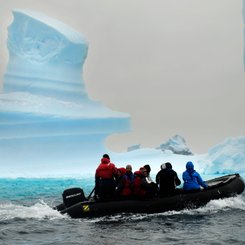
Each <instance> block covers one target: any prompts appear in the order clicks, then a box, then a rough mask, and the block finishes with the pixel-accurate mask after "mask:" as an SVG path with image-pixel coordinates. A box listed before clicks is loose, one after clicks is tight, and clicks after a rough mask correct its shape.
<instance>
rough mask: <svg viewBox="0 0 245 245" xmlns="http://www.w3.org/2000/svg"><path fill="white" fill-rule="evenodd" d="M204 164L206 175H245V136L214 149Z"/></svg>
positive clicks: (231, 139)
mask: <svg viewBox="0 0 245 245" xmlns="http://www.w3.org/2000/svg"><path fill="white" fill-rule="evenodd" d="M203 162H205V165H204V166H205V167H204V168H203V172H204V173H205V174H224V173H245V136H240V137H237V138H233V137H231V138H228V139H226V140H225V141H224V142H223V143H220V144H218V145H216V146H214V147H212V148H211V149H210V150H209V151H208V154H207V155H206V157H205V158H204V159H203Z"/></svg>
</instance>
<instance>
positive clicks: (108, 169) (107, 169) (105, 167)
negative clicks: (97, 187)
mask: <svg viewBox="0 0 245 245" xmlns="http://www.w3.org/2000/svg"><path fill="white" fill-rule="evenodd" d="M116 173H117V168H116V167H115V165H114V164H113V163H111V162H110V160H109V159H107V158H102V159H101V163H100V165H99V166H98V168H97V169H96V173H95V177H97V178H102V179H113V178H114V176H116Z"/></svg>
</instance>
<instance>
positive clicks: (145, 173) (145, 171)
mask: <svg viewBox="0 0 245 245" xmlns="http://www.w3.org/2000/svg"><path fill="white" fill-rule="evenodd" d="M140 172H141V174H142V175H143V176H147V170H146V168H145V167H141V168H140Z"/></svg>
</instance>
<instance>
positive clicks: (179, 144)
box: [157, 135, 193, 155]
mask: <svg viewBox="0 0 245 245" xmlns="http://www.w3.org/2000/svg"><path fill="white" fill-rule="evenodd" d="M157 149H161V150H162V151H163V152H165V151H171V152H173V153H175V154H180V155H193V153H192V152H191V150H190V149H189V148H188V147H187V145H186V141H185V139H184V138H183V137H182V136H180V135H175V136H174V137H172V138H170V139H169V140H168V141H167V142H166V143H163V144H161V145H160V146H159V147H157Z"/></svg>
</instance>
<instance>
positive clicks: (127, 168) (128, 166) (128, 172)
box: [126, 164, 134, 183]
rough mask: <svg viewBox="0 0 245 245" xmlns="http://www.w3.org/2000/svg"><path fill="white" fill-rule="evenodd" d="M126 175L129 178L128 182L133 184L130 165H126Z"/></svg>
mask: <svg viewBox="0 0 245 245" xmlns="http://www.w3.org/2000/svg"><path fill="white" fill-rule="evenodd" d="M126 175H127V177H128V178H129V180H130V182H131V183H133V181H134V174H133V172H132V165H130V164H127V165H126Z"/></svg>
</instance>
